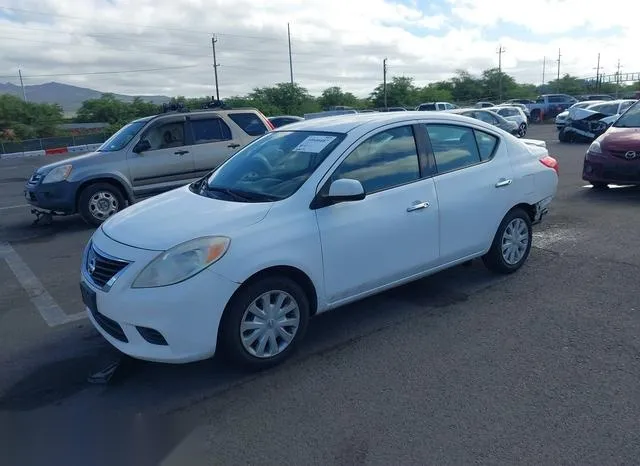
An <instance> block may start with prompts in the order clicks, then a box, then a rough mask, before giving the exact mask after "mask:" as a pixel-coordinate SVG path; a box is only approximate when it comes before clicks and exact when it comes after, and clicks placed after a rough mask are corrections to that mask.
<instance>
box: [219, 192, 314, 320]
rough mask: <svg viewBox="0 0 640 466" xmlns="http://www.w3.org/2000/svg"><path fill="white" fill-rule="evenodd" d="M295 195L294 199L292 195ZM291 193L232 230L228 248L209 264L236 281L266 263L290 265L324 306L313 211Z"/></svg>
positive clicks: (268, 264) (253, 272) (246, 276)
mask: <svg viewBox="0 0 640 466" xmlns="http://www.w3.org/2000/svg"><path fill="white" fill-rule="evenodd" d="M296 198H297V199H296ZM299 201H300V197H299V196H297V195H296V196H295V197H294V198H289V199H287V200H284V201H281V202H280V203H277V204H275V205H274V206H273V208H272V209H271V210H270V211H269V213H268V214H267V216H266V217H265V219H264V220H262V221H261V222H258V223H256V224H253V225H250V226H249V227H247V228H245V229H243V230H241V231H239V232H236V233H234V235H232V237H231V245H230V247H229V251H228V252H227V254H225V256H224V257H223V258H222V259H220V261H218V262H217V263H216V264H214V265H213V266H212V268H211V270H212V271H214V272H216V273H218V274H220V275H222V276H224V277H226V278H228V279H229V280H233V281H234V282H237V283H244V282H246V281H247V280H248V279H249V278H250V277H251V276H253V275H255V274H256V273H258V272H261V271H263V270H265V269H268V268H270V267H278V266H288V267H294V268H296V269H298V270H300V271H302V272H303V273H305V274H306V275H307V276H308V277H309V278H310V279H311V281H312V282H313V284H314V287H315V290H316V294H317V296H318V303H317V304H318V310H322V309H323V308H324V307H325V299H324V292H323V290H324V285H323V274H322V248H321V245H320V235H319V232H318V227H317V223H316V221H315V213H314V211H313V210H311V209H309V207H308V202H307V205H306V206H305V205H304V203H301V202H299Z"/></svg>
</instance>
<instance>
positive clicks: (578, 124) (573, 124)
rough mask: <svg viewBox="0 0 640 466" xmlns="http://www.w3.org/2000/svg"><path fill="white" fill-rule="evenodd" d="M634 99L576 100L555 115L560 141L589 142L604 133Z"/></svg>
mask: <svg viewBox="0 0 640 466" xmlns="http://www.w3.org/2000/svg"><path fill="white" fill-rule="evenodd" d="M635 102H637V101H636V100H633V99H619V100H610V101H596V102H594V101H586V102H578V103H577V104H575V105H573V106H572V107H571V108H569V110H567V111H566V112H563V113H562V114H560V115H558V117H556V127H557V128H558V139H559V140H560V142H574V141H583V142H591V141H593V140H594V139H596V138H597V137H598V136H600V135H601V134H602V133H604V132H605V131H606V130H607V128H609V126H610V125H611V124H612V123H613V122H615V121H616V120H617V119H618V118H619V117H620V115H622V114H623V113H624V112H625V111H626V110H627V109H629V108H630V107H631V106H632V105H633V104H634V103H635Z"/></svg>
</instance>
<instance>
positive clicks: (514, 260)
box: [482, 208, 532, 274]
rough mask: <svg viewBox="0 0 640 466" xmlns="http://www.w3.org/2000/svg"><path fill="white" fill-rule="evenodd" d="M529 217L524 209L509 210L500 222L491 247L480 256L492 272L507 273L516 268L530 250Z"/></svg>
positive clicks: (527, 255)
mask: <svg viewBox="0 0 640 466" xmlns="http://www.w3.org/2000/svg"><path fill="white" fill-rule="evenodd" d="M531 241H532V230H531V218H530V217H529V214H527V213H526V212H525V211H524V210H522V209H520V208H517V209H513V210H511V211H510V212H509V213H508V214H507V215H506V217H505V218H504V219H503V220H502V223H500V226H499V227H498V231H497V232H496V235H495V237H494V238H493V243H492V244H491V249H489V252H488V253H487V254H485V255H484V256H483V257H482V260H483V262H484V264H485V266H486V267H487V268H488V269H489V270H491V271H492V272H496V273H500V274H509V273H513V272H515V271H516V270H518V269H519V268H520V267H522V265H523V264H524V263H525V261H526V260H527V257H529V251H531Z"/></svg>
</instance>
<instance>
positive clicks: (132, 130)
mask: <svg viewBox="0 0 640 466" xmlns="http://www.w3.org/2000/svg"><path fill="white" fill-rule="evenodd" d="M146 124H147V121H146V120H143V121H133V122H131V123H129V124H128V125H125V126H123V127H122V128H120V129H119V130H118V132H116V133H115V134H114V135H113V136H111V137H110V138H109V139H107V140H106V141H105V142H104V143H103V144H102V145H101V146H100V147H99V148H98V152H115V151H117V150H120V149H122V148H123V147H124V146H126V145H127V144H129V141H131V140H132V139H133V138H134V136H135V135H136V134H138V131H140V130H141V129H142V128H143V127H144V125H146Z"/></svg>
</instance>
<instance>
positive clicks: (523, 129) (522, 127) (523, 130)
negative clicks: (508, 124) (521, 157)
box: [518, 123, 527, 138]
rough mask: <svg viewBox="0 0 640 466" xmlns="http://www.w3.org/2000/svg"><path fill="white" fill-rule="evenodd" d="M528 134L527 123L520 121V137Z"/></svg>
mask: <svg viewBox="0 0 640 466" xmlns="http://www.w3.org/2000/svg"><path fill="white" fill-rule="evenodd" d="M526 134H527V124H526V123H520V126H519V127H518V137H519V138H523V137H525V135H526Z"/></svg>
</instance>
